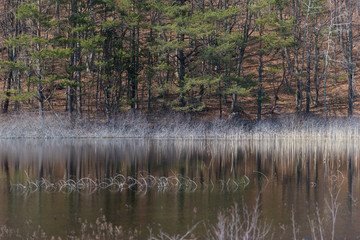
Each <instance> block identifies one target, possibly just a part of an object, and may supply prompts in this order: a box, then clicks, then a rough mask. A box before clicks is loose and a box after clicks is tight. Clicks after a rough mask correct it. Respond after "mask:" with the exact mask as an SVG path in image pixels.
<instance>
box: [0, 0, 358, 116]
mask: <svg viewBox="0 0 360 240" xmlns="http://www.w3.org/2000/svg"><path fill="white" fill-rule="evenodd" d="M359 14H360V4H359V3H358V1H354V0H190V1H188V0H172V1H168V0H141V1H140V0H1V4H0V29H1V30H0V55H1V56H0V60H1V61H0V84H1V85H0V86H1V91H0V97H1V110H2V112H3V113H7V112H17V111H38V112H39V114H40V116H42V115H43V114H44V112H45V111H56V112H64V113H65V112H66V114H67V115H68V117H69V119H70V120H71V121H72V120H74V119H81V118H85V116H93V115H96V114H100V115H102V116H104V117H105V119H106V120H107V121H108V122H110V121H111V120H112V119H113V118H115V117H116V116H117V115H118V114H121V112H123V111H128V110H134V111H135V110H140V111H144V112H145V111H146V112H151V111H155V112H157V111H162V110H171V111H179V112H192V113H200V114H201V113H205V114H206V112H211V111H213V112H215V113H216V114H217V115H218V116H220V117H222V116H223V115H225V113H226V115H229V114H234V116H240V117H243V116H247V117H248V118H251V119H258V120H260V119H261V118H264V117H265V114H266V116H268V115H269V114H274V113H288V112H291V113H295V112H297V113H301V114H302V115H309V114H311V113H316V114H317V115H321V116H325V118H326V117H328V116H334V115H342V116H353V115H354V109H356V108H354V104H355V103H356V96H357V95H358V90H357V84H356V72H357V69H358V66H357V64H356V63H357V59H358V54H359V50H358V47H357V46H358V45H359V41H360V39H359V36H358V35H359V33H360V29H359V26H360V25H359ZM280 105H281V106H280Z"/></svg>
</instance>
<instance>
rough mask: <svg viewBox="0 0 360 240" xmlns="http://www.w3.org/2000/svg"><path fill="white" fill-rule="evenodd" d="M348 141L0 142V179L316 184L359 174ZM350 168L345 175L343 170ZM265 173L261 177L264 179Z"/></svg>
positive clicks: (345, 171) (134, 140)
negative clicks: (142, 177)
mask: <svg viewBox="0 0 360 240" xmlns="http://www.w3.org/2000/svg"><path fill="white" fill-rule="evenodd" d="M355 144H356V143H353V142H349V141H320V142H319V141H311V140H307V141H305V140H302V141H289V140H286V141H285V140H255V141H251V140H246V141H216V140H208V141H204V140H199V141H197V140H151V139H131V140H79V139H73V140H2V142H1V147H0V161H1V175H2V177H3V178H6V179H7V180H8V183H9V181H10V180H11V182H23V181H24V180H26V179H25V178H26V174H25V172H26V173H27V174H29V176H30V178H31V179H35V180H36V179H40V178H41V177H45V178H47V179H49V180H52V181H56V180H59V179H63V178H66V179H67V178H74V179H79V178H82V177H88V176H90V177H92V178H96V179H103V178H105V177H111V176H114V175H115V174H116V173H122V174H124V175H126V176H135V177H136V176H138V175H139V174H144V173H146V174H151V175H153V176H157V177H160V176H171V175H174V174H179V175H182V176H186V177H189V178H191V179H193V180H195V181H197V182H205V183H209V182H210V181H212V182H216V181H217V180H227V179H229V178H237V177H242V176H244V175H246V176H248V177H249V178H250V179H252V180H253V179H257V178H258V177H259V176H258V175H260V176H263V177H265V176H266V177H267V178H268V179H271V180H276V181H278V180H280V181H297V182H298V183H301V182H302V181H304V182H306V183H307V184H312V185H314V184H317V181H318V180H319V178H320V177H323V174H324V173H331V172H336V171H337V170H340V171H341V172H342V173H343V174H344V175H345V176H347V174H348V173H351V177H352V176H353V175H358V174H359V170H358V161H359V160H358V158H359V154H358V152H359V149H358V148H355V147H354V145H355ZM347 170H350V171H347ZM264 175H265V176H264Z"/></svg>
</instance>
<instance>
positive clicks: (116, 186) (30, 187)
mask: <svg viewBox="0 0 360 240" xmlns="http://www.w3.org/2000/svg"><path fill="white" fill-rule="evenodd" d="M26 175H27V174H26ZM249 183H250V180H249V178H248V177H247V176H244V177H242V178H238V179H228V180H227V181H224V180H221V181H219V185H220V187H221V191H225V190H226V191H238V190H242V189H244V188H245V187H246V186H247V185H249ZM199 184H201V186H202V188H201V189H202V190H204V189H209V188H210V189H213V188H215V184H214V183H212V182H210V184H206V183H197V182H196V181H195V180H193V179H190V178H189V177H184V176H180V175H173V176H168V177H165V176H161V177H156V176H153V175H150V174H147V175H142V174H140V176H138V177H132V176H124V175H123V174H116V175H115V176H114V177H109V178H104V179H102V180H100V179H94V178H91V177H83V178H80V179H78V180H74V179H61V180H59V181H56V182H51V181H50V180H48V179H45V178H40V180H31V179H30V178H29V177H28V175H27V179H26V182H25V183H24V184H23V183H12V184H11V190H12V191H13V192H17V193H33V192H37V191H45V192H49V193H51V192H60V193H66V194H69V193H73V192H86V193H89V194H92V193H95V192H97V191H100V190H109V191H112V192H122V191H124V190H131V191H135V192H138V193H146V192H148V191H150V190H155V191H158V192H165V191H189V192H194V191H196V190H198V189H200V188H199Z"/></svg>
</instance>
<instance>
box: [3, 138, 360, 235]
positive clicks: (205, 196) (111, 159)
mask: <svg viewBox="0 0 360 240" xmlns="http://www.w3.org/2000/svg"><path fill="white" fill-rule="evenodd" d="M358 146H359V143H358V142H357V141H355V140H336V141H333V140H331V141H330V140H323V141H315V140H291V141H290V140H279V139H278V140H247V141H216V140H152V139H145V140H144V139H121V140H106V139H101V140H99V139H97V140H89V139H80V140H79V139H71V140H0V193H1V194H0V224H6V225H7V226H9V227H11V228H18V229H19V230H20V231H28V230H29V229H30V230H31V229H32V228H36V226H38V225H40V226H41V227H42V228H43V229H44V230H45V232H47V234H48V235H50V236H51V235H54V236H66V235H67V234H68V233H70V232H72V231H75V232H76V231H78V229H79V226H80V225H79V223H78V219H79V218H81V219H86V220H87V221H89V222H94V221H95V220H96V218H97V217H99V216H102V215H105V217H106V218H107V220H108V221H110V222H112V223H113V224H116V225H121V226H123V227H124V229H132V230H133V229H137V230H139V231H141V233H142V234H143V236H146V235H147V234H148V228H151V229H153V230H154V231H155V232H156V231H159V229H162V230H163V231H164V232H167V233H170V234H172V235H173V234H177V233H179V234H181V233H184V232H186V230H187V229H188V228H189V227H191V226H192V225H193V224H195V223H198V222H201V224H199V225H198V227H197V228H196V230H195V233H196V234H197V235H199V236H203V237H205V236H206V227H207V228H210V227H211V226H212V225H214V224H216V221H217V216H218V213H219V212H220V211H224V210H226V209H228V208H230V207H231V206H232V205H233V204H234V203H237V204H239V205H240V206H242V205H243V204H244V203H245V204H246V205H248V206H250V207H251V206H253V205H254V204H255V201H256V199H257V198H259V201H260V208H261V211H262V219H263V220H266V221H267V222H269V223H271V225H272V226H273V229H274V231H275V234H276V235H275V236H276V238H284V239H286V238H292V235H291V233H292V230H291V216H292V214H291V212H292V209H293V210H294V212H295V221H296V226H297V228H298V234H299V235H298V236H299V237H310V230H309V223H308V217H310V218H311V217H313V216H314V212H315V210H316V207H317V206H318V207H319V210H320V213H321V215H322V216H323V217H324V219H325V220H324V223H325V224H324V225H325V227H326V226H327V225H328V224H327V223H328V220H329V219H328V218H327V216H329V209H328V208H327V204H326V201H329V199H330V194H329V189H330V187H331V183H332V182H333V180H334V179H335V178H336V180H337V181H336V184H337V187H339V188H340V194H339V197H338V202H339V203H340V204H341V205H340V209H339V213H338V217H337V219H336V220H337V221H336V236H337V237H338V238H340V239H343V238H347V239H355V238H359V237H360V228H358V226H359V225H360V208H359V204H358V200H359V198H360V193H359V187H360V186H359V157H360V148H359V147H358ZM119 173H120V174H122V175H124V176H125V177H128V176H131V177H134V178H137V179H140V178H141V177H142V176H148V175H149V174H150V175H151V176H153V177H155V178H160V177H171V176H173V177H174V176H176V177H177V178H178V179H180V180H181V179H183V180H184V181H189V180H190V179H191V180H192V181H194V183H196V185H193V186H191V187H186V186H185V183H184V186H185V187H182V188H176V187H172V188H170V187H169V188H166V189H165V188H163V189H160V188H159V187H156V186H154V187H152V188H151V189H148V190H146V189H145V190H144V189H139V188H136V187H134V188H132V189H123V190H119V189H111V190H96V191H94V192H89V191H86V190H82V191H72V192H66V191H63V192H59V191H57V190H56V191H51V192H50V191H46V190H45V189H40V190H37V191H33V192H31V191H20V190H19V189H17V188H15V187H14V184H19V183H20V184H23V185H26V184H27V180H31V181H36V180H39V179H42V178H44V179H47V180H48V181H50V182H53V183H56V182H59V181H60V180H62V179H65V180H67V179H74V180H77V179H81V178H84V177H89V178H92V179H99V180H102V179H106V178H111V177H114V176H116V174H119ZM234 182H235V183H236V184H235V183H234ZM245 183H246V184H245ZM247 183H249V184H248V185H247Z"/></svg>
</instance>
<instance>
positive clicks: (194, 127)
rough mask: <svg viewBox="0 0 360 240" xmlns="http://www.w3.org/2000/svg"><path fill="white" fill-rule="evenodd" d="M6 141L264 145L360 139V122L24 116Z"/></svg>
mask: <svg viewBox="0 0 360 240" xmlns="http://www.w3.org/2000/svg"><path fill="white" fill-rule="evenodd" d="M2 118H4V119H2V120H1V121H0V138H3V139H4V138H134V137H135V138H148V137H151V138H183V139H198V138H200V139H210V138H211V139H248V138H251V139H263V138H274V137H277V138H278V137H279V138H331V139H336V138H349V137H351V138H360V120H359V119H356V118H351V119H340V118H334V119H330V120H328V121H324V119H323V118H319V117H311V118H299V117H297V116H284V117H282V118H280V117H279V119H269V120H263V121H262V122H260V123H257V122H255V121H248V120H236V121H234V120H232V121H230V120H229V121H226V120H218V119H214V120H212V121H203V120H193V119H192V118H191V117H189V116H186V115H180V114H174V113H169V114H168V115H165V116H161V117H160V116H158V117H148V116H147V115H145V114H141V113H137V114H131V113H125V114H123V115H120V116H119V117H118V118H117V120H116V122H113V123H111V124H110V125H107V124H105V123H103V122H101V121H98V122H89V121H87V120H85V119H83V120H77V121H76V122H74V123H70V122H69V120H68V119H67V118H66V117H65V116H62V115H59V114H56V115H50V114H49V115H46V116H45V117H44V118H43V119H39V117H38V116H37V115H32V114H28V113H27V114H25V113H24V114H19V115H10V116H5V117H4V116H2Z"/></svg>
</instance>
